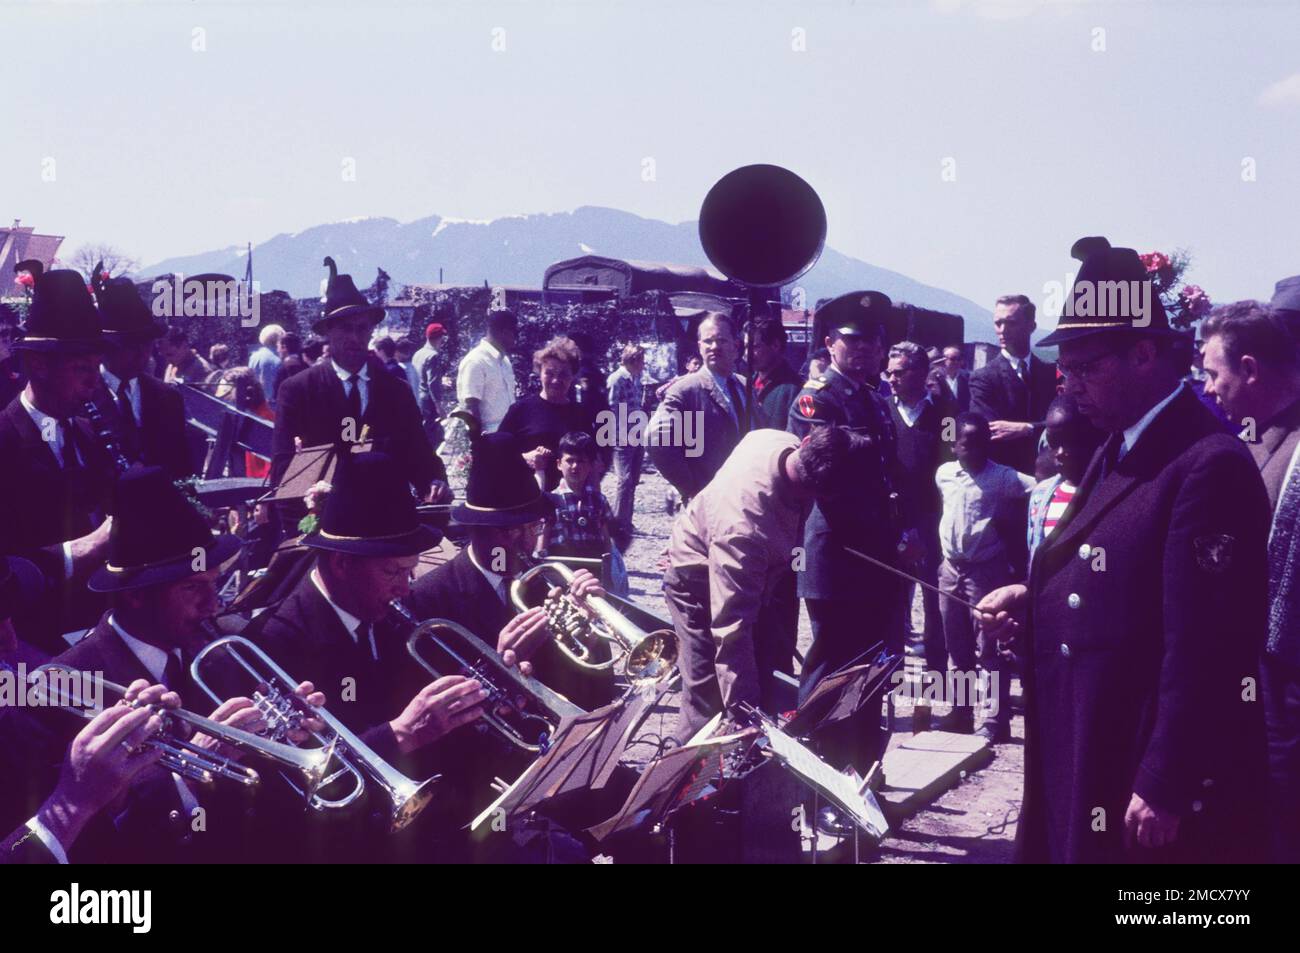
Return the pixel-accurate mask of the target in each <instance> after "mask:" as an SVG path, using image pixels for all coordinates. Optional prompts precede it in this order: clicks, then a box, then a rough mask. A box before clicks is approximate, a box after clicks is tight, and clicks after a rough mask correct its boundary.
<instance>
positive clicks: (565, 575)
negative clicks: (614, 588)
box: [510, 562, 677, 682]
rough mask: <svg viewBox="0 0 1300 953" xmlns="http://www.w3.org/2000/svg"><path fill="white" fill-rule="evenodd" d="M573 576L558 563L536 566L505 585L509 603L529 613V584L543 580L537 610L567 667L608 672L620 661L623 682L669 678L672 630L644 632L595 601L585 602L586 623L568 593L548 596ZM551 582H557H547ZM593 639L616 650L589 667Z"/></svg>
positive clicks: (597, 598)
mask: <svg viewBox="0 0 1300 953" xmlns="http://www.w3.org/2000/svg"><path fill="white" fill-rule="evenodd" d="M574 575H575V573H574V571H573V570H572V569H570V568H569V567H568V566H566V565H564V564H563V563H549V562H548V563H539V564H538V565H536V566H533V567H532V568H531V569H529V570H527V571H526V572H525V573H523V575H521V576H520V577H519V578H518V579H516V580H514V581H513V582H512V583H510V601H511V602H512V603H514V605H515V608H516V609H518V610H519V611H520V612H523V611H525V610H527V609H529V608H531V605H530V599H533V598H535V597H534V596H533V595H531V593H532V591H533V590H532V589H531V587H530V586H531V583H532V582H533V580H535V579H538V578H542V579H543V580H544V581H548V582H550V585H548V586H547V595H546V597H545V599H544V601H543V602H542V605H543V606H544V607H545V609H546V616H547V621H548V624H549V625H550V629H551V636H552V638H554V639H555V644H556V645H557V646H559V648H560V651H561V652H563V653H564V655H565V657H566V658H568V659H569V660H570V661H571V662H573V663H574V664H576V665H578V666H581V667H582V668H586V669H592V670H597V671H599V670H604V669H608V668H612V667H613V666H614V665H615V664H616V663H618V662H619V661H620V660H622V661H623V663H624V664H623V670H624V671H625V672H626V673H627V675H628V678H630V679H632V680H633V681H636V682H641V681H645V682H659V681H663V680H664V679H665V678H667V677H668V676H669V675H671V674H672V672H673V666H674V665H675V664H676V662H677V635H676V633H675V632H673V630H672V629H658V630H656V631H654V632H647V631H645V630H644V629H642V628H641V627H639V626H638V625H636V624H635V623H634V622H632V620H630V619H628V618H627V617H626V616H625V615H623V614H622V613H621V612H619V611H618V609H616V608H615V607H614V606H613V605H612V604H611V603H610V602H609V601H608V600H606V599H602V598H601V597H600V596H588V597H587V606H588V608H590V609H591V612H592V614H593V615H594V616H595V618H594V619H590V618H588V617H587V616H586V615H585V614H583V612H582V611H581V610H580V609H579V608H578V606H577V604H576V603H575V602H574V600H573V599H572V598H571V597H570V596H569V595H568V593H567V592H563V591H562V592H561V593H560V594H559V595H558V596H555V597H554V598H553V597H552V596H551V595H550V593H549V590H550V589H551V587H552V586H559V587H560V589H561V590H564V589H567V588H568V586H569V584H570V583H572V582H573V577H574ZM552 576H553V577H558V579H548V578H547V577H552ZM593 637H594V638H598V639H603V640H604V641H606V642H609V643H611V645H612V646H613V647H614V648H616V649H617V651H612V652H611V655H610V658H609V660H608V661H604V662H594V661H592V650H591V639H592V638H593Z"/></svg>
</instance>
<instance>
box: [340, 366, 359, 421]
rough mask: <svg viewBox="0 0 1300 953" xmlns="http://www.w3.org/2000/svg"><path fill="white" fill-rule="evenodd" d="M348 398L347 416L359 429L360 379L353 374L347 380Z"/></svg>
mask: <svg viewBox="0 0 1300 953" xmlns="http://www.w3.org/2000/svg"><path fill="white" fill-rule="evenodd" d="M344 386H345V387H346V389H347V392H348V394H347V396H348V409H347V413H348V416H349V417H351V418H352V420H353V421H354V422H355V423H356V426H357V428H358V429H360V427H361V378H360V377H358V376H357V375H356V374H353V375H352V376H351V377H349V378H348V380H347V384H346V385H344Z"/></svg>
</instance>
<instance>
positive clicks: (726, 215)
mask: <svg viewBox="0 0 1300 953" xmlns="http://www.w3.org/2000/svg"><path fill="white" fill-rule="evenodd" d="M825 241H826V209H825V208H823V207H822V200H821V199H820V198H818V197H817V193H816V192H814V191H813V187H812V186H811V185H809V184H808V183H807V182H805V181H804V180H803V179H801V178H799V176H797V175H795V174H794V173H793V172H791V171H790V170H789V169H783V168H781V167H780V166H776V165H747V166H743V167H741V168H739V169H735V170H733V171H731V172H728V173H727V174H726V175H724V176H723V177H722V178H721V179H719V180H718V181H717V183H716V184H715V185H714V186H713V188H711V189H709V194H708V195H706V196H705V197H704V204H703V205H702V206H700V244H701V245H702V246H703V247H704V254H706V255H708V256H709V261H711V262H713V266H714V267H715V268H717V269H718V271H720V272H722V273H723V274H724V275H726V276H727V277H728V278H731V279H733V280H735V281H738V282H740V283H741V284H743V285H746V286H747V287H750V288H774V287H778V286H780V285H784V284H788V283H789V282H791V281H794V280H795V279H796V278H798V277H799V276H800V275H802V274H803V273H804V272H806V271H807V270H808V269H809V268H811V267H812V266H813V264H814V263H815V262H816V261H817V257H818V256H819V255H820V254H821V253H822V245H823V244H824V243H825Z"/></svg>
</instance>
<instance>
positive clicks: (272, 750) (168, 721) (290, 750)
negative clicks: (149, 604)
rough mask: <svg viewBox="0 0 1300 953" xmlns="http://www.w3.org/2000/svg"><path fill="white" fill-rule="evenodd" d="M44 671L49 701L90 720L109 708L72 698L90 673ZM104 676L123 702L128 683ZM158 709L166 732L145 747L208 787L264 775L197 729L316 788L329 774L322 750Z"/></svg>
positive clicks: (53, 667)
mask: <svg viewBox="0 0 1300 953" xmlns="http://www.w3.org/2000/svg"><path fill="white" fill-rule="evenodd" d="M38 673H39V674H40V676H41V680H42V682H43V683H44V684H43V686H42V691H41V695H42V696H43V698H44V703H46V704H49V703H51V702H52V703H53V704H54V707H56V708H59V709H61V710H63V711H66V712H70V713H71V714H74V715H77V716H79V717H81V718H84V719H86V720H87V721H90V720H91V719H93V718H94V717H95V716H96V715H98V714H99V713H100V712H101V711H103V708H91V707H88V706H85V705H82V704H80V703H79V699H77V698H75V697H71V696H70V694H69V693H68V692H67V691H66V689H67V688H68V684H67V683H68V681H69V680H70V679H72V680H81V679H82V678H83V677H84V676H86V675H87V674H88V673H86V672H82V671H79V670H78V669H75V668H69V667H68V666H66V665H60V664H59V663H57V662H50V663H47V664H45V665H41V666H39V667H38V668H36V669H33V670H32V676H33V677H34V676H36V675H37V674H38ZM94 677H96V678H98V677H97V676H94ZM98 681H99V684H100V685H101V686H102V687H103V689H104V690H105V691H106V692H107V693H108V694H110V695H113V696H114V697H115V698H116V701H115V702H113V704H118V703H121V702H122V700H123V698H124V696H125V695H126V689H125V688H124V687H122V686H121V685H118V684H117V683H116V682H110V681H108V680H107V679H98ZM58 682H62V683H63V685H62V690H60V691H59V692H58V693H57V694H52V693H51V691H50V685H51V684H52V683H58ZM128 704H131V705H134V704H135V703H134V702H130V703H128ZM158 714H159V715H160V716H161V717H162V719H163V729H162V733H161V734H160V735H158V736H157V737H154V738H150V739H149V740H148V741H146V742H145V743H144V744H145V747H148V748H155V749H159V750H161V751H162V753H163V755H162V758H161V759H159V763H160V764H162V765H163V767H165V768H167V769H168V770H169V771H174V772H176V773H177V774H179V775H181V776H182V777H186V778H189V779H190V780H191V781H195V782H197V783H199V784H202V785H204V786H207V785H210V784H212V782H213V781H214V779H216V778H222V779H224V780H227V781H234V782H235V783H236V784H240V785H243V786H244V787H255V786H256V785H257V784H259V783H260V782H261V777H260V776H259V775H258V773H257V771H255V770H254V769H253V768H250V767H247V766H245V765H242V764H240V763H239V762H238V761H236V760H235V759H234V758H229V757H225V756H224V755H221V754H218V753H217V752H215V751H212V750H209V749H207V748H202V747H200V746H198V745H196V744H194V741H193V735H194V734H195V733H197V732H202V733H203V734H205V735H208V736H210V737H212V738H216V739H217V740H218V741H221V742H223V743H224V744H227V745H230V746H231V747H233V748H236V749H238V750H239V751H242V752H245V753H247V754H253V755H257V756H258V757H261V758H265V759H267V760H269V761H272V762H274V763H276V764H278V765H280V766H281V767H283V768H285V769H287V770H289V771H291V772H293V773H294V774H296V775H297V776H298V777H299V779H300V781H301V783H303V784H304V785H306V786H308V787H315V786H316V785H317V784H319V783H320V781H321V779H322V778H323V777H324V774H325V768H326V766H327V764H328V761H329V759H328V757H327V756H326V755H325V754H324V753H322V752H319V751H310V750H307V751H305V750H303V749H301V748H298V747H295V746H294V745H291V744H284V743H283V742H281V741H279V740H278V739H275V738H263V737H262V736H260V735H255V734H253V733H252V732H251V731H244V730H243V729H242V728H233V727H231V726H230V725H223V724H221V723H220V722H217V721H213V720H212V719H210V718H204V717H203V716H202V715H196V714H194V713H193V712H189V711H186V710H185V709H183V708H161V709H159V712H158Z"/></svg>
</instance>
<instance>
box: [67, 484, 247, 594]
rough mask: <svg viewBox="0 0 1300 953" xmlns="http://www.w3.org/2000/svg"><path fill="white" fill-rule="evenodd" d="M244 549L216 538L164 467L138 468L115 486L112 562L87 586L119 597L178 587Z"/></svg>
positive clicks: (224, 537) (110, 543)
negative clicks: (166, 585) (169, 585)
mask: <svg viewBox="0 0 1300 953" xmlns="http://www.w3.org/2000/svg"><path fill="white" fill-rule="evenodd" d="M240 545H241V544H240V541H239V538H238V537H236V536H231V535H222V536H213V535H212V531H211V530H210V529H208V524H207V522H206V521H205V520H204V519H203V516H202V515H201V514H200V513H199V511H198V510H196V509H195V508H194V506H193V504H191V503H190V501H189V500H188V499H186V497H185V494H183V493H182V492H181V491H180V490H178V489H177V488H176V487H175V486H174V485H172V482H171V480H169V479H168V478H167V475H166V474H165V473H164V472H163V471H162V469H161V468H159V467H137V468H134V469H131V470H128V471H127V472H126V473H124V474H122V476H121V477H120V478H119V479H118V481H117V487H116V491H115V493H114V497H113V528H112V529H111V530H110V531H109V534H108V560H107V562H106V564H105V565H104V566H103V567H102V568H101V569H99V570H97V571H96V572H95V573H94V575H92V576H91V577H90V581H89V582H88V583H87V586H88V587H89V588H90V589H91V591H93V592H120V591H122V590H124V589H143V588H144V587H145V586H156V585H160V584H162V583H167V582H175V581H176V580H178V579H184V578H185V577H186V576H192V575H194V574H195V573H196V572H202V571H204V570H206V569H216V568H217V567H218V566H220V565H221V564H222V563H224V562H225V561H226V560H228V559H229V558H230V557H231V556H233V555H235V553H237V552H238V551H239V547H240ZM199 550H202V551H203V553H204V556H203V560H202V562H199V561H198V551H199ZM196 567H199V568H196Z"/></svg>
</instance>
